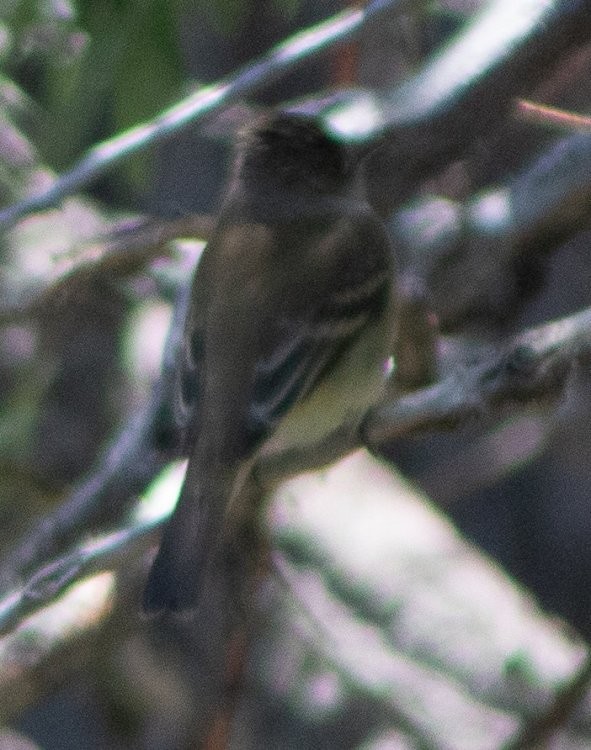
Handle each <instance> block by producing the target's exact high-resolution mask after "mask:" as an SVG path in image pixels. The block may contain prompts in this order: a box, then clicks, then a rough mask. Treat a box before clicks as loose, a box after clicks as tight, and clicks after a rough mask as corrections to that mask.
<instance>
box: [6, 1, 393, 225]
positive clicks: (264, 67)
mask: <svg viewBox="0 0 591 750" xmlns="http://www.w3.org/2000/svg"><path fill="white" fill-rule="evenodd" d="M400 2H401V0H373V2H371V3H370V4H369V6H368V7H367V8H366V9H364V10H361V9H353V10H346V11H343V12H342V13H338V14H337V15H335V16H333V17H332V18H331V19H329V20H328V21H325V22H323V23H320V24H317V25H316V26H314V27H313V28H311V29H308V30H306V31H303V32H299V33H298V34H295V35H294V36H293V37H291V38H289V39H287V40H286V41H284V42H281V43H280V44H278V45H277V46H275V47H274V48H273V49H271V50H270V51H269V52H267V53H266V54H265V55H263V56H262V57H260V58H258V59H257V60H254V61H253V62H251V63H249V64H248V65H246V66H245V67H243V68H242V69H241V70H239V71H238V72H236V73H234V74H233V75H232V76H230V77H229V78H226V79H224V80H222V81H220V82H218V83H215V84H212V85H210V86H206V87H203V88H200V89H199V90H198V91H196V92H195V93H193V94H191V95H190V96H188V97H186V98H185V99H182V100H181V101H180V102H177V103H176V104H174V105H173V106H172V107H169V108H168V109H165V110H164V111H163V112H161V113H160V114H159V115H157V116H156V117H155V118H153V119H152V120H149V121H147V122H144V123H140V124H139V125H136V126H135V127H133V128H130V129H129V130H126V131H124V132H123V133H120V134H118V135H115V136H113V137H112V138H109V139H108V140H106V141H103V142H102V143H99V144H97V145H96V146H93V147H92V148H91V149H90V150H89V151H88V152H87V154H86V155H85V156H83V157H82V159H81V160H80V161H79V162H78V163H77V164H76V165H75V166H74V167H73V168H72V169H71V170H69V171H68V172H66V173H64V174H63V175H61V176H60V177H58V178H57V179H56V180H55V181H54V183H53V184H52V185H51V187H50V188H49V189H48V190H46V191H44V192H43V193H41V194H39V195H34V196H31V197H30V198H26V199H25V200H23V201H21V202H20V203H16V204H14V205H12V206H9V207H8V208H5V209H4V210H2V211H0V228H3V229H7V228H8V227H10V226H11V225H12V224H14V223H15V222H16V221H18V220H19V219H21V218H23V217H24V216H28V215H29V214H32V213H34V212H36V211H42V210H44V209H47V208H50V207H51V206H54V205H56V204H57V203H59V202H60V201H61V200H63V199H64V198H65V197H66V196H67V195H71V194H72V193H74V192H76V191H77V190H79V189H80V188H81V187H83V186H84V185H87V184H88V183H89V182H91V181H92V180H95V179H96V178H97V177H98V176H100V175H101V174H103V173H104V172H105V171H106V170H107V169H108V168H109V167H111V166H112V165H113V164H116V163H118V162H120V161H121V160H122V159H124V158H127V157H128V156H130V155H131V154H134V153H135V152H136V151H139V150H140V149H143V148H146V147H147V146H149V145H151V144H153V143H156V142H158V141H162V140H163V139H165V138H167V137H169V136H170V135H172V134H174V133H176V132H178V131H179V130H181V129H183V128H184V127H186V126H187V125H188V124H190V123H194V122H197V121H199V120H202V119H203V118H204V117H206V116H207V115H210V114H212V113H213V112H216V111H219V110H220V109H222V108H223V107H227V106H228V105H229V104H231V103H233V102H235V101H236V100H238V99H239V98H241V97H243V96H246V95H248V94H251V93H253V92H254V91H256V90H257V89H258V88H260V87H261V86H262V85H265V84H268V83H270V82H271V81H273V80H275V79H276V78H277V77H279V76H280V75H282V74H283V73H285V72H287V71H289V70H292V69H293V68H294V67H296V66H297V65H298V64H299V63H300V62H302V61H303V60H310V59H313V58H314V57H315V56H316V55H319V54H322V53H323V52H325V51H326V49H328V48H329V47H330V46H331V45H333V44H336V43H338V42H343V41H345V40H347V39H350V38H351V37H353V36H354V35H355V34H357V33H359V31H360V30H361V29H362V28H363V26H364V25H365V24H366V23H367V22H368V21H369V20H370V19H373V18H375V17H376V16H378V15H379V14H380V13H383V12H386V11H389V12H391V11H392V8H393V7H396V5H398V4H400Z"/></svg>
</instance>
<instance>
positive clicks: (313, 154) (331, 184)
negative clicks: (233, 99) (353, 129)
mask: <svg viewBox="0 0 591 750" xmlns="http://www.w3.org/2000/svg"><path fill="white" fill-rule="evenodd" d="M238 153H239V163H240V172H241V174H242V176H246V177H248V176H250V175H252V176H255V177H256V176H258V175H260V174H261V173H265V174H268V175H273V174H275V175H276V176H277V177H278V179H280V180H281V181H282V182H287V183H290V182H293V183H302V182H303V183H307V184H308V183H309V184H311V185H316V186H317V187H318V188H320V189H334V188H339V187H344V186H345V185H346V184H348V183H349V181H350V179H351V178H352V176H353V171H354V170H353V165H352V163H351V159H350V158H349V156H348V154H347V151H346V149H345V148H344V147H343V146H342V145H340V144H339V143H337V142H336V140H333V139H332V138H330V137H329V136H328V135H327V134H326V133H325V132H324V131H323V130H322V127H321V126H320V124H319V122H318V120H317V119H315V118H313V117H311V116H309V115H302V114H292V113H286V112H279V113H274V114H272V115H266V116H264V117H262V118H260V119H259V120H257V121H256V122H255V123H254V124H253V125H251V126H250V127H248V128H246V129H245V130H244V131H243V133H242V134H241V136H240V137H239V140H238Z"/></svg>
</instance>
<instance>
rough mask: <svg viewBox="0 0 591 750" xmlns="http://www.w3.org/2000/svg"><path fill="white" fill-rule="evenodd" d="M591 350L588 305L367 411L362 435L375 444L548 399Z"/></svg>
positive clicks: (558, 390)
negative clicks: (436, 381) (423, 385)
mask: <svg viewBox="0 0 591 750" xmlns="http://www.w3.org/2000/svg"><path fill="white" fill-rule="evenodd" d="M590 353H591V309H587V310H584V311H582V312H579V313H577V314H575V315H572V316H569V317H566V318H562V319H561V320H557V321H554V322H552V323H547V324H546V325H543V326H540V327H538V328H534V329H532V330H529V331H526V332H525V333H522V334H520V335H518V336H515V337H514V338H513V340H512V341H510V342H509V343H507V344H504V345H503V346H500V347H498V349H496V350H493V351H492V352H491V351H487V352H486V353H485V354H483V355H482V356H481V357H480V359H479V360H477V361H476V362H474V363H472V364H470V365H467V366H465V367H463V368H461V369H460V370H458V371H456V372H453V373H452V374H451V375H449V376H448V377H446V378H445V379H444V380H442V381H440V382H438V383H436V384H435V385H433V386H431V387H429V388H425V389H423V390H420V391H417V392H416V393H412V394H409V395H407V396H403V397H402V398H400V399H399V400H398V401H395V402H393V403H390V404H387V405H385V406H382V407H380V408H378V409H376V410H375V411H373V412H372V413H371V414H370V415H369V416H368V419H367V421H366V423H365V438H366V440H367V443H368V444H369V445H373V446H377V445H380V444H383V443H385V442H387V441H389V440H393V439H395V438H397V437H401V436H403V435H408V434H411V433H416V432H418V431H424V430H428V429H437V428H441V427H450V426H455V425H457V424H458V423H460V422H462V421H465V420H467V419H470V418H472V417H474V416H475V415H476V416H477V415H479V414H482V413H484V412H493V413H494V411H495V410H498V409H500V408H501V407H505V406H507V405H513V406H515V405H523V404H526V403H528V402H531V401H534V402H536V401H539V400H540V399H546V398H552V397H554V396H556V395H557V393H559V392H560V389H561V388H562V386H563V385H564V381H565V378H566V376H567V375H568V373H569V372H570V369H571V366H572V365H573V363H575V362H576V361H577V360H579V359H580V358H581V357H583V356H588V355H589V354H590Z"/></svg>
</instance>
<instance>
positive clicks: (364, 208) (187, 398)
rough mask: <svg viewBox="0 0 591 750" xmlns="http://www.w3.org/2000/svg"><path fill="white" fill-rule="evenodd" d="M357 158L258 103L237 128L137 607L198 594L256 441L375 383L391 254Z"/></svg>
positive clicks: (183, 365) (384, 349) (186, 344)
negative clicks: (168, 480) (176, 457)
mask: <svg viewBox="0 0 591 750" xmlns="http://www.w3.org/2000/svg"><path fill="white" fill-rule="evenodd" d="M358 163H359V158H358V157H356V156H355V154H354V153H352V152H351V150H350V149H347V148H346V147H345V146H343V145H342V144H339V143H338V142H337V141H336V140H335V139H334V138H331V137H330V136H329V134H327V133H325V132H324V131H323V129H322V127H321V126H320V124H319V123H318V122H317V121H316V120H315V119H314V118H313V117H311V116H308V115H303V114H295V113H286V112H278V113H277V112H275V113H273V114H271V115H266V116H265V117H263V118H262V119H259V120H258V121H257V122H256V123H255V124H254V126H251V127H249V128H247V129H246V130H245V131H244V132H243V133H242V135H241V137H240V138H239V139H238V144H237V151H236V157H235V162H234V168H233V172H232V175H231V178H230V181H229V186H228V189H227V193H226V196H225V199H224V202H223V204H222V209H221V213H220V216H219V220H218V222H217V225H216V228H215V231H214V233H213V236H212V238H211V239H210V241H209V243H208V245H207V247H206V248H205V250H204V253H203V256H202V258H201V261H200V263H199V266H198V269H197V272H196V274H195V277H194V280H193V286H192V293H191V304H190V308H189V311H188V315H187V320H186V325H185V332H184V340H183V350H182V354H181V359H180V363H179V388H178V391H179V394H178V395H179V399H180V406H181V409H182V411H183V413H184V415H185V417H184V420H185V421H186V423H187V424H188V434H189V440H190V444H191V446H192V447H191V452H190V458H189V464H188V468H187V473H186V475H185V481H184V485H183V488H182V492H181V496H180V499H179V501H178V504H177V507H176V510H175V511H174V514H173V516H172V518H171V519H170V521H169V523H168V525H167V527H166V528H165V530H164V534H163V538H162V542H161V545H160V550H159V552H158V554H157V556H156V559H155V561H154V564H153V566H152V569H151V572H150V575H149V580H148V583H147V587H146V590H145V593H144V608H145V609H146V610H147V611H151V612H154V611H160V610H172V611H179V610H185V609H190V608H192V607H195V606H196V605H197V604H198V603H199V597H200V594H201V591H202V587H203V583H204V580H205V577H206V576H207V574H208V570H209V569H210V567H211V566H214V565H215V564H216V560H217V559H218V558H219V554H220V549H222V548H223V547H224V546H225V545H227V544H230V543H231V531H229V529H231V528H233V527H234V520H235V516H236V515H237V514H240V512H242V511H241V509H240V508H239V507H237V506H238V505H239V503H238V502H237V498H238V497H239V494H240V490H241V488H242V486H243V485H244V483H245V481H246V479H247V478H248V476H249V472H250V471H251V469H252V467H253V464H254V462H255V460H256V458H257V456H259V455H260V453H261V451H262V450H266V449H268V448H269V446H270V445H272V446H273V448H274V449H283V448H294V447H297V446H298V445H301V446H304V445H306V444H308V445H309V444H314V443H317V442H319V441H320V440H321V439H322V437H323V436H325V435H328V434H330V433H331V432H333V431H334V430H335V429H336V428H338V427H339V426H340V425H342V424H343V423H345V422H349V421H351V420H355V419H356V420H357V421H359V420H360V419H361V418H362V417H363V415H364V413H365V412H366V411H367V409H368V408H369V406H371V405H372V404H374V403H376V402H377V401H379V399H380V398H381V397H382V395H383V393H384V389H385V381H386V378H387V363H388V359H389V356H390V354H391V351H392V346H393V330H394V310H393V308H394V268H393V256H392V251H391V248H390V245H389V242H388V238H387V235H386V232H385V229H384V227H383V225H382V223H381V221H380V220H379V219H378V217H377V216H376V215H375V214H374V213H373V211H372V209H371V208H370V206H369V204H368V203H367V202H366V200H365V199H364V198H363V197H362V195H361V194H360V190H359V180H358V179H357V178H358ZM229 537H230V538H229Z"/></svg>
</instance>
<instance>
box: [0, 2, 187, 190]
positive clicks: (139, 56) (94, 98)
mask: <svg viewBox="0 0 591 750" xmlns="http://www.w3.org/2000/svg"><path fill="white" fill-rule="evenodd" d="M185 6H186V3H184V2H182V0H176V1H175V0H172V2H171V1H170V0H101V2H98V3H97V2H95V1H93V0H77V2H72V3H68V2H66V0H20V2H19V1H18V0H13V1H12V2H10V3H7V2H6V1H5V2H4V4H3V6H1V7H2V13H1V16H0V17H1V19H2V21H4V23H5V24H6V28H7V29H8V30H9V33H10V37H11V41H12V44H11V48H10V52H9V54H7V55H5V60H4V68H5V70H6V71H7V72H8V73H9V74H10V75H11V76H13V77H14V78H15V79H16V80H17V81H20V82H21V84H22V85H23V87H24V88H25V90H27V91H28V92H29V93H30V95H31V96H32V97H33V98H34V99H35V100H36V102H37V103H38V104H39V105H41V106H40V110H39V113H38V116H37V117H36V118H35V126H34V128H33V129H32V133H31V135H32V137H33V138H34V140H35V142H36V144H37V145H38V147H39V149H40V152H41V154H42V156H43V159H44V160H45V161H46V162H47V163H49V164H50V165H51V166H53V167H54V168H56V169H58V170H59V169H63V168H65V167H66V166H67V165H69V164H71V162H72V161H74V160H75V159H76V158H77V157H78V156H80V154H81V153H82V152H83V151H84V149H86V148H88V147H89V146H90V145H92V143H94V142H96V141H97V140H100V139H102V138H105V137H107V136H109V135H112V134H113V133H115V132H117V131H118V130H121V129H123V128H126V127H129V126H130V125H134V124H136V123H137V122H139V121H141V120H143V119H146V118H149V117H152V116H153V115H154V114H156V112H158V110H159V109H161V108H162V107H163V106H165V105H166V104H168V103H169V102H170V101H172V100H173V99H174V98H175V97H176V96H177V95H178V93H179V91H180V90H181V84H182V80H183V71H182V66H181V59H180V54H179V50H178V46H177V36H178V34H177V28H178V24H179V23H180V19H179V16H180V12H181V11H182V10H183V9H184V7H185ZM149 159H150V156H149V154H148V155H142V156H141V157H137V158H136V159H135V160H132V161H131V162H128V163H127V164H126V165H125V166H124V170H126V177H127V178H128V179H131V180H132V182H133V183H134V184H135V186H136V187H137V183H138V180H141V179H142V177H144V178H145V177H146V171H147V170H146V168H147V166H148V163H149Z"/></svg>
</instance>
